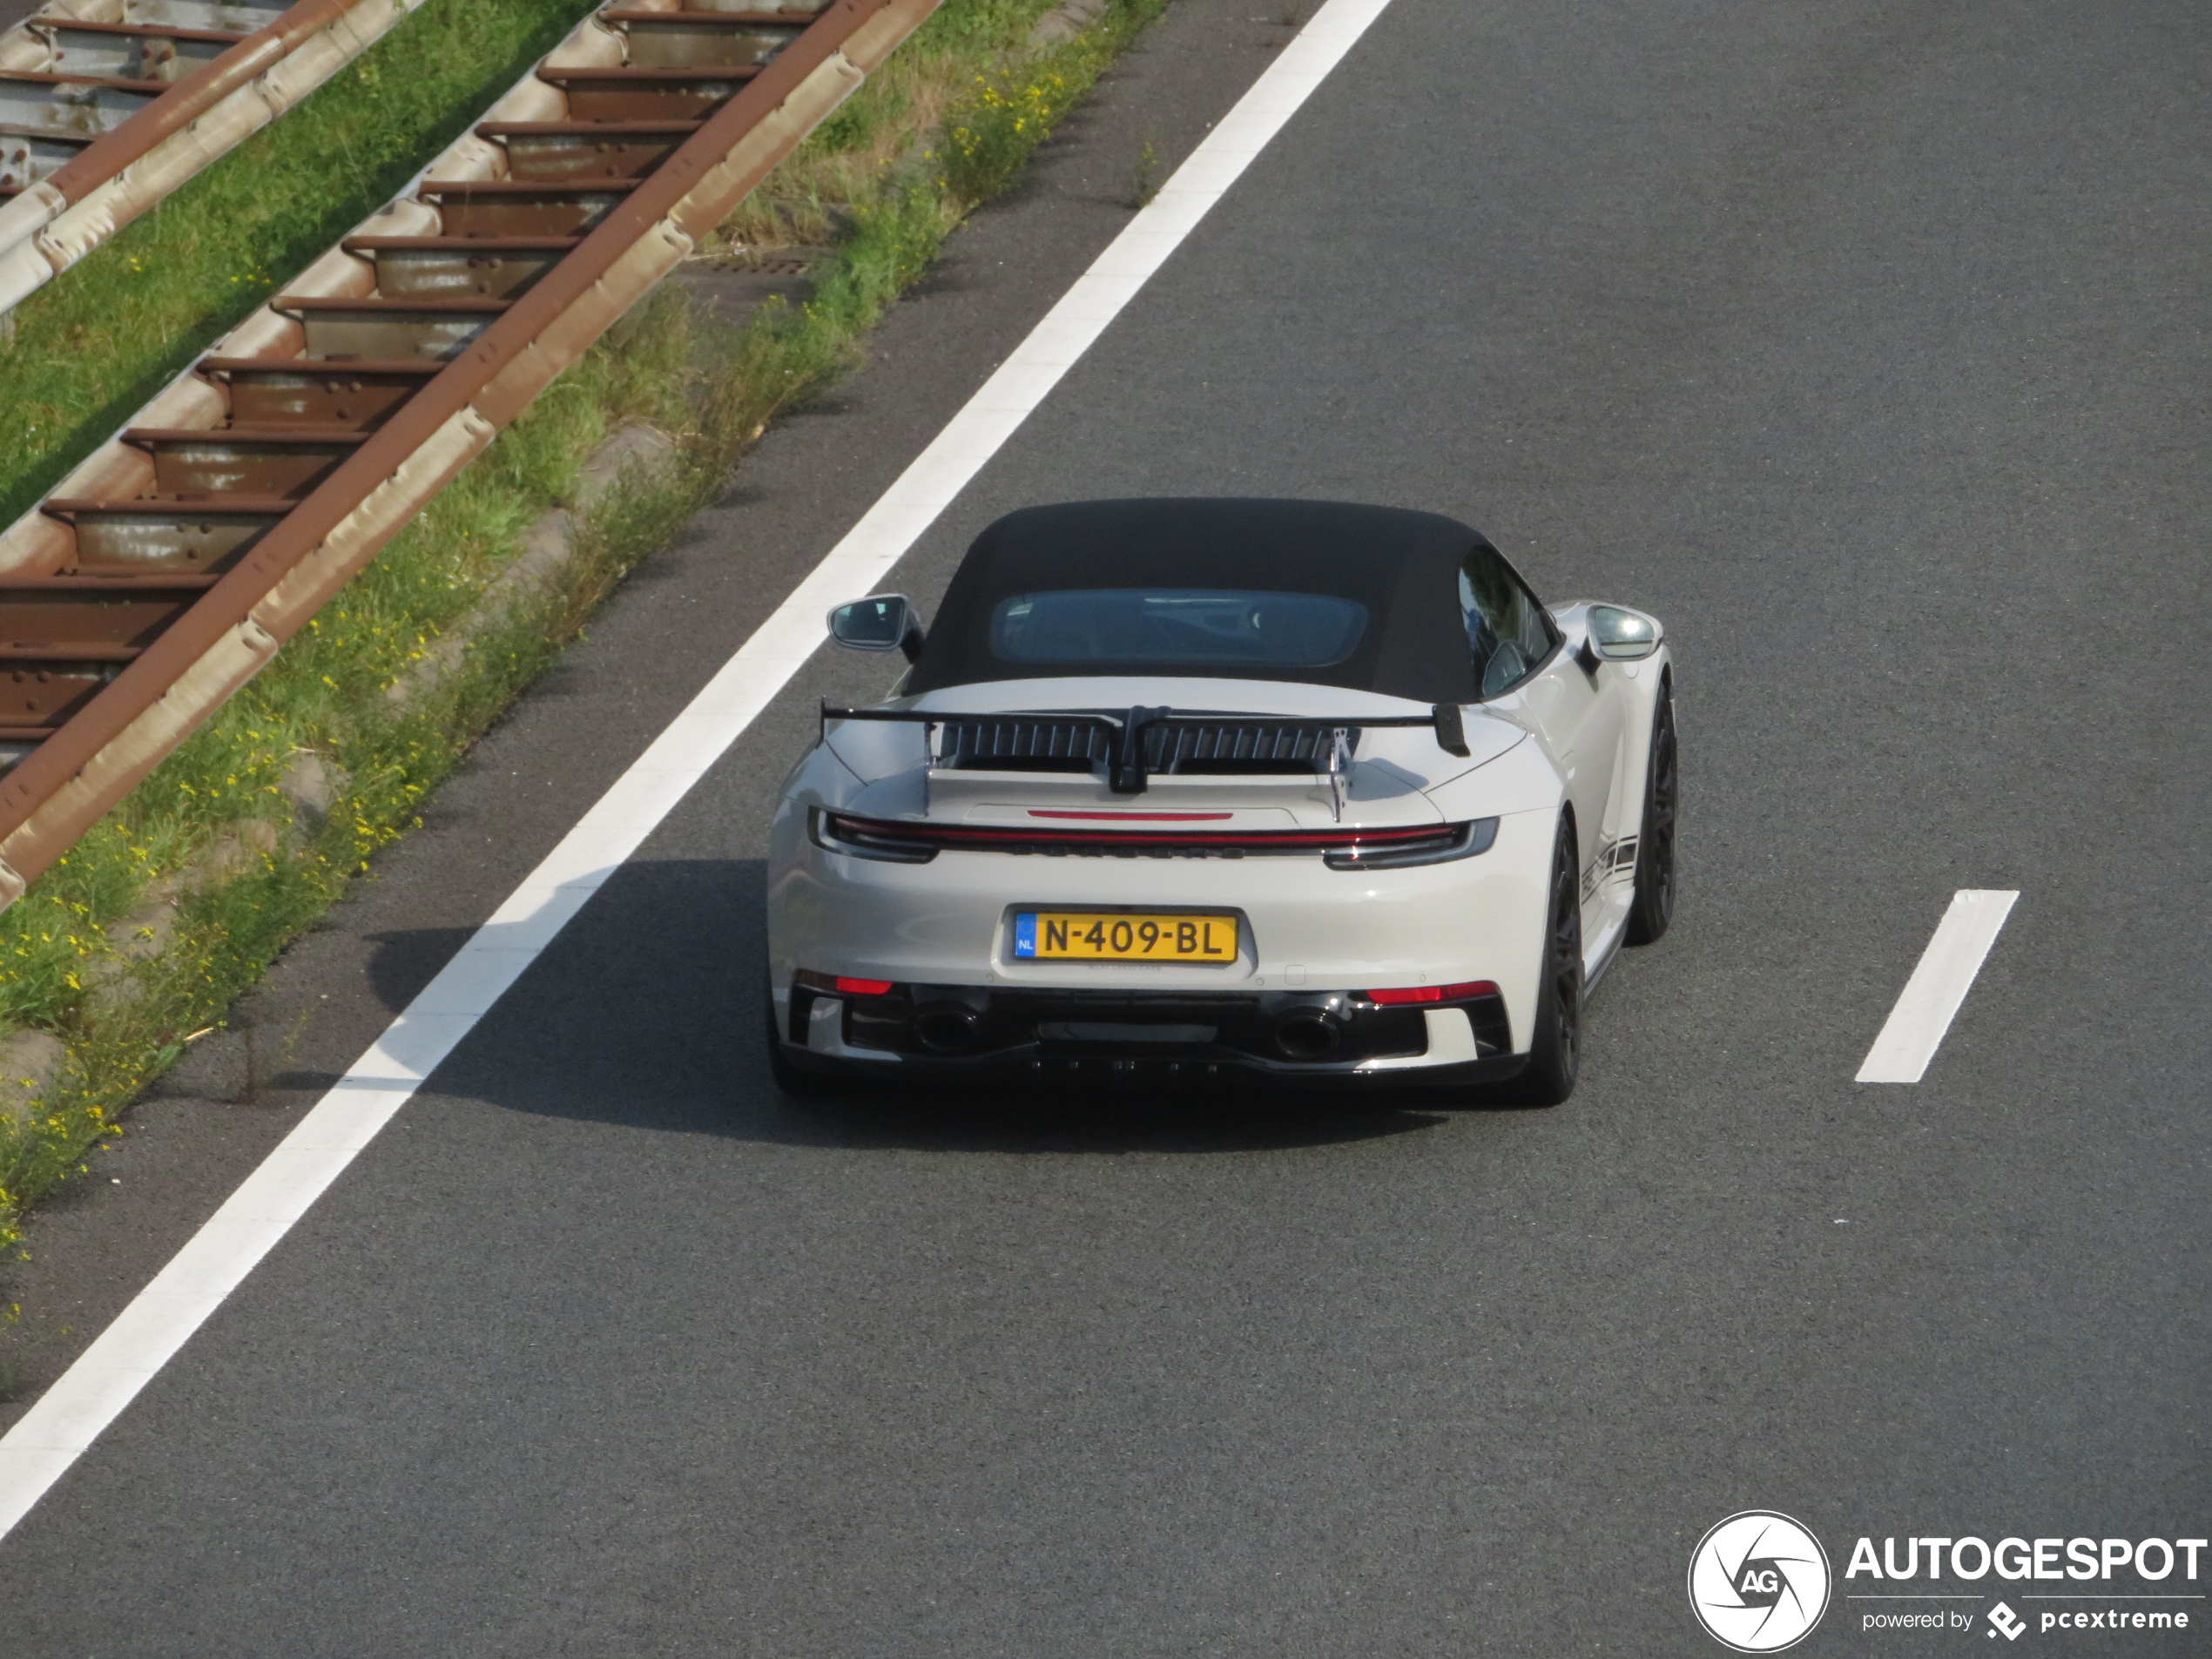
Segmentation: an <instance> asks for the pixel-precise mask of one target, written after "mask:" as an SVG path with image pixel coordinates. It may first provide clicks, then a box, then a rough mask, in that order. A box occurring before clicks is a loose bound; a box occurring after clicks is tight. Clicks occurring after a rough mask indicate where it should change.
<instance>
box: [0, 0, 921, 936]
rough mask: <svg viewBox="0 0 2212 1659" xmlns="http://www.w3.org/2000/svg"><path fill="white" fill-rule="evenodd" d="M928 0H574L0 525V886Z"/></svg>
mask: <svg viewBox="0 0 2212 1659" xmlns="http://www.w3.org/2000/svg"><path fill="white" fill-rule="evenodd" d="M938 3H939V0H834V3H832V4H828V5H826V6H822V7H821V8H820V9H819V10H816V9H815V8H814V6H813V4H809V3H802V4H797V5H794V4H788V3H787V4H785V5H784V6H782V7H780V8H779V9H773V10H762V9H759V5H758V4H757V3H756V4H755V6H753V7H752V8H751V9H747V10H738V9H737V7H736V4H735V3H734V0H685V3H681V4H678V3H675V0H660V3H658V4H656V3H653V0H643V3H637V0H633V3H631V4H630V5H628V6H619V5H618V6H615V7H610V8H609V9H608V10H603V11H601V12H598V13H596V14H595V15H594V16H593V17H591V18H589V19H587V20H586V22H585V23H584V24H581V25H579V26H578V28H577V30H576V32H575V33H574V34H572V35H571V36H570V37H569V39H568V40H567V41H565V42H563V45H562V46H561V47H559V48H557V49H556V51H554V52H553V53H551V54H550V55H549V57H547V59H546V60H545V61H544V62H543V63H542V64H540V65H539V67H538V69H537V71H536V72H535V74H534V75H533V76H532V77H531V78H529V80H527V81H526V82H525V83H524V84H523V85H522V86H520V87H518V88H516V91H513V92H511V93H509V95H508V96H507V97H506V98H502V99H501V100H500V101H499V103H498V104H496V105H494V106H493V108H492V110H491V111H489V118H487V119H486V120H485V121H484V122H482V124H480V125H479V126H478V127H477V128H476V130H475V132H474V133H473V134H472V135H470V136H469V138H463V139H462V141H461V142H460V143H459V144H457V145H455V146H454V148H453V149H452V150H451V151H448V152H447V154H446V156H445V157H442V158H441V159H440V160H439V161H438V162H436V163H434V164H433V165H432V166H431V167H430V168H429V169H428V172H427V173H426V175H425V176H424V177H423V178H422V179H421V180H420V181H419V182H418V184H417V185H416V186H415V190H414V192H413V194H412V196H411V197H408V198H402V199H401V200H399V201H396V202H395V203H393V204H391V205H390V206H387V207H386V208H385V209H383V210H382V211H381V212H379V213H377V214H375V215H373V216H372V217H371V218H370V219H368V220H367V221H365V222H364V223H363V225H362V226H361V227H359V229H358V230H357V231H356V233H354V235H352V236H349V237H347V239H344V241H342V242H341V244H340V246H338V247H336V248H334V249H333V250H332V251H331V252H330V253H327V254H326V255H325V256H324V257H323V258H322V259H321V260H318V261H317V262H316V264H315V265H314V266H310V267H309V269H308V271H307V273H304V274H303V276H302V279H301V280H300V281H299V282H298V283H295V284H294V285H293V288H292V290H291V291H290V292H287V293H284V294H281V295H280V296H279V297H278V298H276V299H275V300H272V301H271V302H270V303H269V306H268V307H266V308H265V310H264V311H263V312H261V313H260V314H256V315H255V316H254V317H253V318H251V319H249V320H247V321H246V323H245V324H243V325H241V327H239V329H237V330H236V331H234V332H233V334H232V335H231V336H230V337H229V338H228V339H227V340H226V341H224V342H223V343H222V344H221V345H220V346H219V347H218V348H217V351H216V353H215V354H213V355H211V356H210V357H207V358H206V359H203V360H202V361H200V362H199V363H198V364H197V365H196V366H195V367H194V368H193V369H192V371H190V372H188V373H187V374H185V375H184V376H182V377H180V379H179V381H177V382H176V383H175V384H174V385H172V387H171V388H169V389H168V390H167V391H165V392H164V393H163V394H162V395H160V396H159V397H157V398H156V399H155V400H154V401H153V402H152V404H150V405H148V407H147V408H146V409H145V410H144V411H141V414H140V416H139V418H138V421H136V422H135V423H134V424H133V425H132V426H131V427H130V428H125V431H124V432H123V433H121V434H120V435H118V439H117V440H116V442H113V443H111V444H110V445H108V446H107V447H106V448H105V449H103V450H102V451H101V452H100V453H99V454H98V455H94V456H93V457H92V458H91V460H90V461H88V462H85V464H84V466H82V467H79V468H78V469H77V471H76V472H75V473H73V474H71V475H70V477H69V478H67V479H65V480H64V482H63V484H62V487H61V489H60V491H59V492H57V495H56V496H53V497H51V498H49V499H48V500H47V501H46V502H44V503H42V504H41V506H40V507H39V508H38V509H35V510H34V511H33V512H31V513H30V514H27V515H25V516H24V519H23V520H21V521H19V522H18V523H17V524H16V525H14V526H13V527H11V528H10V529H9V530H8V531H7V532H6V533H5V534H4V535H0V762H5V761H6V760H7V759H10V755H14V756H20V759H17V760H16V761H15V764H13V765H11V766H10V768H9V770H8V771H7V772H5V773H4V775H0V903H3V902H6V901H10V900H13V899H14V898H15V897H16V896H17V894H20V893H21V892H22V890H23V887H24V884H25V883H26V882H28V881H29V880H33V879H35V878H36V877H37V875H38V874H39V873H41V872H43V871H44V870H45V869H46V867H48V866H49V865H51V863H52V862H53V860H55V859H56V858H57V857H59V856H60V855H61V853H64V851H66V850H67V848H68V847H69V846H70V845H71V843H72V842H74V841H75V840H77V838H78V836H79V835H81V834H83V833H84V831H85V830H87V829H88V828H90V827H91V825H92V824H93V823H94V822H95V821H97V820H98V818H99V817H100V815H101V814H102V813H105V812H106V811H107V810H108V809H109V808H110V807H111V806H114V805H115V803H116V802H117V801H118V800H119V799H121V798H122V797H123V795H124V794H125V792H126V791H128V790H129V789H130V787H131V786H132V785H133V784H135V783H137V782H138V779H141V778H143V777H144V776H145V774H146V773H147V772H150V771H151V770H152V768H153V767H154V765H156V764H158V762H159V761H160V759H162V758H163V757H164V756H165V755H166V754H168V753H169V752H171V751H172V750H173V749H174V748H175V747H176V746H177V745H178V744H179V743H181V742H182V741H183V740H184V739H185V738H186V737H187V736H189V735H190V734H191V732H192V731H193V730H194V729H196V728H197V727H198V726H199V725H200V723H201V722H202V721H204V720H205V719H206V718H207V717H208V715H209V714H211V713H212V712H213V711H214V710H215V709H216V708H218V707H219V706H220V705H221V704H222V703H223V702H224V700H225V699H226V698H229V697H230V696H231V695H232V693H233V692H234V691H237V690H238V688H239V686H241V685H244V684H245V683H246V680H247V679H248V678H251V677H252V676H253V673H254V672H255V671H257V670H259V669H260V667H261V666H262V665H263V664H266V662H268V661H269V659H270V658H272V657H273V656H274V655H275V654H276V651H277V650H278V648H279V647H280V645H281V644H283V643H284V641H285V640H287V638H289V637H291V636H292V635H293V633H294V632H296V631H298V630H299V629H300V628H301V627H303V626H304V625H306V624H307V620H308V618H309V617H312V616H313V615H314V613H315V611H316V610H319V609H320V608H321V606H322V605H323V604H325V603H326V602H327V600H328V599H329V598H330V597H332V596H333V595H334V594H335V593H336V592H337V590H339V589H340V588H341V587H342V586H343V585H344V583H346V582H347V580H348V579H349V578H350V577H352V576H353V575H354V573H355V572H356V571H358V570H360V569H361V567H362V566H363V565H365V564H366V563H368V561H369V559H370V558H372V557H373V556H374V555H375V553H376V552H377V550H379V549H381V547H382V546H383V545H384V544H385V543H386V542H388V540H389V539H390V538H391V536H393V535H394V534H395V533H396V532H397V531H398V530H399V529H401V526H403V525H404V524H405V523H406V522H407V521H408V519H409V518H410V517H412V516H414V514H415V512H416V511H417V510H418V509H420V508H421V506H422V505H423V504H424V503H425V502H428V500H429V499H430V498H431V497H432V496H435V494H436V493H437V491H438V490H439V489H442V487H443V486H444V485H445V484H446V482H448V480H450V479H451V478H452V477H453V475H455V473H456V472H458V471H459V470H460V469H461V468H462V466H463V465H465V464H466V463H467V462H469V460H470V459H472V458H473V457H474V456H475V455H478V454H480V453H481V452H482V450H483V449H484V448H486V447H487V446H488V445H489V443H490V442H491V441H492V439H493V437H494V436H496V435H497V433H498V432H499V430H500V429H501V428H502V427H504V426H505V425H506V424H507V423H508V422H509V421H512V420H513V419H514V418H515V416H516V415H518V414H520V413H521V412H522V410H523V408H526V407H527V406H528V405H529V402H530V401H531V400H532V399H533V398H535V397H536V395H538V393H539V392H541V391H542V390H543V389H544V388H545V387H546V386H547V385H549V384H550V382H551V381H553V379H554V378H555V377H556V375H558V374H560V373H561V371H562V370H563V369H564V368H567V367H568V366H569V365H570V364H571V363H573V362H574V361H576V360H577V358H578V357H580V356H581V355H582V354H583V352H584V351H585V349H586V348H588V347H590V344H591V343H592V341H595V340H597V338H598V337H599V335H600V334H602V333H603V332H604V331H605V329H606V328H607V327H609V326H610V324H612V323H613V322H614V320H616V319H617V318H618V317H619V316H620V315H621V314H623V313H624V311H625V310H627V309H628V308H629V307H630V306H631V304H632V303H633V302H635V301H636V300H637V299H639V298H640V297H642V296H643V295H644V293H645V292H646V291H647V290H648V289H649V288H651V287H652V286H653V284H654V283H655V282H657V281H658V280H659V279H660V278H661V277H663V276H664V275H665V274H666V273H668V272H669V271H671V269H673V268H674V267H675V266H676V265H677V264H678V262H679V261H680V260H682V259H683V258H684V257H685V254H687V253H689V252H690V251H691V247H692V246H693V244H694V243H695V241H696V240H697V239H698V238H699V237H701V236H703V235H704V234H705V233H706V232H707V231H709V230H711V228H712V227H713V226H715V225H716V224H717V223H718V222H719V221H720V220H721V219H723V217H724V216H725V215H726V214H727V213H728V212H729V211H730V210H731V209H732V207H734V206H737V204H738V201H739V200H741V199H743V198H744V196H745V193H746V192H748V191H750V190H751V189H752V187H753V185H756V184H758V183H759V180H760V179H762V178H763V177H765V175H766V173H767V172H768V171H769V169H770V168H771V167H772V166H773V165H775V164H776V163H777V162H778V161H779V160H781V159H782V158H784V157H785V156H786V155H787V154H788V153H789V152H791V150H792V147H793V146H795V145H797V144H798V142H799V139H800V138H803V137H805V136H806V133H807V132H809V131H811V130H812V129H813V126H814V125H815V124H816V123H817V122H819V121H820V120H821V119H822V118H824V117H825V116H826V115H828V114H829V113H830V112H831V111H833V110H834V109H835V108H836V107H837V106H838V105H839V104H840V103H841V102H843V101H844V99H845V98H846V96H847V95H848V94H849V93H850V92H851V91H853V89H854V88H855V87H857V86H858V85H859V84H860V82H861V80H862V79H863V78H865V76H866V75H867V72H868V71H871V70H873V68H874V67H875V66H876V65H877V64H880V63H881V62H882V61H883V59H884V58H885V57H887V56H888V55H889V54H890V52H891V51H892V50H893V48H894V47H895V46H896V45H897V44H899V43H900V41H902V40H904V39H905V38H906V37H907V35H908V34H910V33H911V32H912V31H913V30H914V28H915V27H916V26H917V25H918V24H921V21H922V20H923V19H924V18H925V17H927V16H928V15H929V13H930V12H931V11H933V10H935V8H936V6H937V4H938Z"/></svg>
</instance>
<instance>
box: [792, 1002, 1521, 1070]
mask: <svg viewBox="0 0 2212 1659" xmlns="http://www.w3.org/2000/svg"><path fill="white" fill-rule="evenodd" d="M778 1023H779V1029H778V1033H777V1035H778V1037H779V1041H780V1042H781V1044H782V1049H783V1055H784V1057H785V1059H786V1062H788V1063H790V1064H791V1065H792V1066H793V1067H796V1068H798V1069H803V1070H806V1071H812V1072H817V1073H822V1074H833V1075H838V1076H846V1077H852V1078H854V1079H863V1078H873V1079H876V1080H878V1081H881V1082H894V1081H896V1082H915V1083H921V1082H990V1081H1001V1082H1022V1081H1032V1082H1043V1081H1048V1080H1062V1081H1069V1082H1107V1083H1122V1084H1136V1085H1141V1086H1147V1087H1150V1086H1153V1085H1161V1086H1177V1085H1197V1086H1201V1087H1204V1086H1210V1085H1212V1086H1217V1085H1224V1084H1227V1085H1233V1084H1237V1083H1259V1082H1264V1083H1267V1084H1270V1085H1292V1086H1295V1085H1298V1084H1325V1085H1332V1086H1342V1085H1345V1084H1352V1085H1359V1086H1380V1085H1387V1084H1392V1083H1398V1084H1406V1083H1414V1082H1418V1083H1421V1084H1433V1083H1446V1082H1448V1083H1463V1082H1494V1081H1501V1080H1503V1079H1505V1078H1508V1077H1511V1076H1515V1075H1516V1074H1518V1073H1519V1072H1520V1071H1521V1069H1523V1068H1524V1067H1525V1066H1526V1065H1527V1055H1525V1054H1523V1055H1516V1054H1514V1051H1513V1050H1514V1043H1513V1033H1512V1029H1511V1028H1510V1025H1509V1024H1508V1022H1507V1015H1506V1008H1505V1002H1504V999H1503V998H1502V997H1501V996H1496V995H1486V996H1479V997H1474V998H1471V999H1467V1000H1466V1001H1459V1002H1454V1003H1449V1004H1427V1005H1422V1006H1419V1007H1378V1006H1376V1005H1375V1004H1374V1003H1373V1002H1372V1001H1367V1000H1366V999H1365V998H1364V997H1362V996H1361V995H1359V994H1358V993H1356V992H1349V991H1337V992H1330V991H1320V990H1298V991H1290V990H1285V991H1273V992H1264V991H1258V990H1252V991H1246V992H1222V993H1194V992H1184V993H1176V992H1156V993H1130V992H1124V991H1094V990H1082V989H1073V988H1029V987H1023V988H995V987H987V986H974V985H928V984H908V985H897V984H894V986H893V987H892V988H890V989H889V990H888V991H887V992H884V993H882V994H880V995H833V994H830V993H828V992H826V991H823V990H819V989H816V988H811V987H809V986H806V985H805V984H799V985H796V986H794V987H793V988H792V994H791V1001H790V1004H789V1007H788V1009H787V1010H786V1012H785V1013H784V1014H783V1015H782V1017H781V1018H780V1019H779V1022H778Z"/></svg>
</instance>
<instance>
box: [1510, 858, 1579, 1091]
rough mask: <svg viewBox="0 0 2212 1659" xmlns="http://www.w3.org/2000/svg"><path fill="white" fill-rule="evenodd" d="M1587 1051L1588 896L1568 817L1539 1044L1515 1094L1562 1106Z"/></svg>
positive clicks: (1555, 882) (1539, 992) (1539, 1012)
mask: <svg viewBox="0 0 2212 1659" xmlns="http://www.w3.org/2000/svg"><path fill="white" fill-rule="evenodd" d="M1581 1048H1582V894H1581V884H1580V881H1579V880H1578V877H1577V874H1576V871H1575V826H1574V824H1573V823H1572V822H1571V821H1570V820H1568V819H1567V818H1566V817H1565V816H1564V814H1562V815H1561V819H1560V826H1559V840H1558V842H1557V844H1556V846H1555V847H1554V851H1553V853H1552V900H1551V913H1550V916H1549V919H1548V921H1547V922H1546V925H1545V928H1544V974H1543V979H1542V980H1541V982H1540V983H1539V984H1538V986H1537V988H1536V1030H1535V1040H1534V1042H1533V1043H1532V1044H1531V1046H1530V1049H1529V1054H1528V1069H1527V1070H1526V1071H1524V1072H1522V1073H1521V1077H1520V1080H1519V1083H1518V1086H1517V1087H1516V1088H1515V1089H1514V1095H1515V1096H1517V1097H1518V1098H1519V1099H1520V1100H1521V1102H1522V1103H1524V1104H1527V1105H1530V1106H1556V1105H1558V1104H1559V1103H1561V1101H1563V1100H1565V1099H1566V1098H1567V1097H1568V1096H1569V1095H1571V1094H1573V1093H1574V1092H1575V1075H1576V1073H1577V1072H1578V1071H1579V1070H1580V1069H1581Z"/></svg>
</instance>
